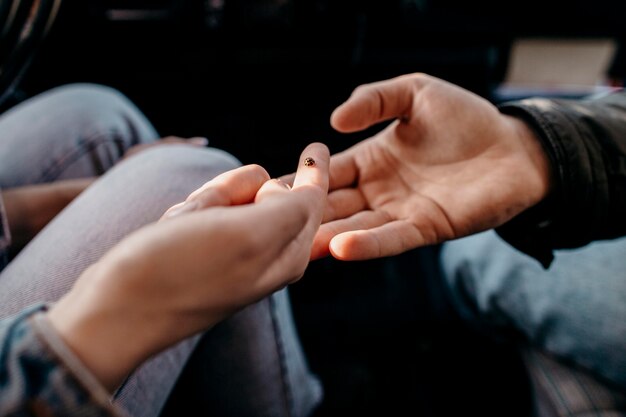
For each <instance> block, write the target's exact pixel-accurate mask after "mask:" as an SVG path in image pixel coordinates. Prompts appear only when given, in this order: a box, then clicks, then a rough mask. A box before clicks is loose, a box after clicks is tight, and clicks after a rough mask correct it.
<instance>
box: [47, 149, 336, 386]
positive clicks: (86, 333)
mask: <svg viewBox="0 0 626 417" xmlns="http://www.w3.org/2000/svg"><path fill="white" fill-rule="evenodd" d="M306 157H312V158H314V159H315V161H316V165H315V167H307V166H304V164H303V161H304V159H305V158H306ZM298 166H299V169H298V173H297V174H296V176H295V180H294V182H293V187H290V186H288V185H287V184H285V183H283V182H282V181H280V180H276V179H270V178H269V175H268V174H267V172H266V171H265V170H264V169H263V168H261V167H260V166H258V165H249V166H244V167H242V168H239V169H236V170H233V171H229V172H226V173H224V174H222V175H220V176H218V177H216V178H215V179H213V180H212V181H209V182H208V183H206V184H205V185H204V186H202V187H201V188H200V189H198V190H196V191H195V192H194V193H192V194H191V195H190V196H189V197H188V198H187V200H186V201H185V202H183V203H181V204H178V205H176V206H174V207H172V208H171V209H169V210H168V211H167V212H166V213H165V214H164V216H163V217H162V219H161V220H160V221H159V222H157V223H154V224H152V225H149V226H147V227H144V228H142V229H140V230H139V231H137V232H135V233H133V234H131V235H129V236H128V237H127V238H125V239H124V240H123V241H121V242H120V243H119V244H118V245H116V246H115V247H114V248H113V249H112V250H111V251H110V252H108V253H107V254H106V255H105V256H104V257H103V258H102V259H101V260H100V261H99V262H98V263H96V264H94V265H93V266H92V267H90V268H89V269H88V270H87V271H85V273H84V274H83V275H82V276H81V277H80V278H79V280H78V282H77V283H76V285H75V286H74V288H73V289H72V290H71V291H70V292H69V293H68V294H67V295H66V296H65V297H64V298H62V299H61V300H60V301H59V302H58V303H57V304H56V305H55V306H54V307H53V308H52V309H51V310H50V312H49V313H48V317H49V319H50V321H51V323H52V325H53V326H54V327H55V328H56V330H57V331H58V332H59V334H60V335H61V337H62V338H63V339H64V340H65V342H66V343H67V345H68V346H69V347H70V348H71V349H72V350H73V351H74V352H75V353H76V354H77V356H78V357H79V358H80V359H81V360H82V361H83V363H84V364H85V365H86V366H87V367H88V368H89V369H91V371H92V372H93V374H94V375H95V376H96V377H97V378H98V379H99V380H100V381H102V382H103V384H104V385H105V386H106V387H108V388H109V389H113V388H114V387H116V386H117V385H118V384H119V383H120V382H121V381H122V379H123V378H124V377H125V376H126V375H127V374H128V373H129V372H130V371H132V370H133V369H134V368H135V367H136V366H137V365H139V364H140V363H141V362H143V361H144V360H146V359H147V358H148V357H150V356H151V355H153V354H155V353H157V352H159V351H161V350H163V349H165V348H166V347H168V346H171V345H172V344H174V343H176V342H178V341H180V340H182V339H183V338H186V337H188V336H191V335H193V334H195V333H198V332H200V331H203V330H206V329H208V328H209V327H211V326H212V325H214V324H215V323H217V322H219V321H221V320H223V319H224V318H226V317H228V316H230V315H231V314H233V313H234V312H236V311H238V310H239V309H241V308H243V307H245V306H246V305H249V304H251V303H253V302H255V301H257V300H260V299H261V298H263V297H265V296H267V295H269V294H271V293H272V292H274V291H276V290H278V289H280V288H283V287H285V286H286V285H288V284H289V283H291V282H293V281H295V280H297V279H299V278H300V277H301V276H302V274H303V273H304V271H305V269H306V267H307V265H308V262H309V258H310V255H311V248H312V245H313V238H314V236H315V234H316V232H317V230H318V228H319V226H320V223H321V221H322V216H323V213H324V210H325V208H326V196H327V192H328V166H329V155H328V149H327V148H326V147H325V146H324V145H321V144H312V145H309V146H308V147H307V148H306V149H305V151H304V153H303V155H302V157H301V159H300V161H299V164H298ZM146 323H149V325H146ZM128 340H132V341H133V343H127V341H128Z"/></svg>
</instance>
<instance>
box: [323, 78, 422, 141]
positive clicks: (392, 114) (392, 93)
mask: <svg viewBox="0 0 626 417" xmlns="http://www.w3.org/2000/svg"><path fill="white" fill-rule="evenodd" d="M428 80H429V77H428V76H426V75H424V74H411V75H404V76H401V77H396V78H392V79H390V80H386V81H379V82H375V83H371V84H365V85H362V86H359V87H357V88H356V89H355V90H354V92H353V93H352V95H351V96H350V98H348V100H347V101H346V102H345V103H343V104H342V105H340V106H339V107H337V108H336V109H335V111H334V112H333V114H332V116H331V118H330V124H331V125H332V126H333V128H335V129H336V130H337V131H339V132H344V133H350V132H357V131H360V130H363V129H367V128H368V127H370V126H372V125H375V124H376V123H380V122H383V121H385V120H390V119H395V118H402V117H404V116H406V115H408V114H409V113H410V112H411V108H412V106H413V98H414V97H415V94H416V93H417V92H418V91H419V90H420V89H422V88H423V86H424V85H425V84H427V83H428Z"/></svg>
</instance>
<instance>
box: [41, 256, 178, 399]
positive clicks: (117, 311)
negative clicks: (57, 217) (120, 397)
mask: <svg viewBox="0 0 626 417" xmlns="http://www.w3.org/2000/svg"><path fill="white" fill-rule="evenodd" d="M123 281H124V279H123V278H122V275H121V274H120V271H117V270H116V268H110V267H109V266H108V265H106V264H102V263H98V264H94V265H92V266H91V267H90V268H88V269H87V270H86V271H85V272H84V273H83V274H82V275H81V277H80V279H79V281H78V282H77V284H76V285H75V286H74V288H72V290H71V291H70V292H69V293H68V294H67V295H66V296H64V297H63V298H62V299H61V300H59V302H58V303H56V304H55V305H54V306H53V307H52V308H51V309H50V311H49V312H48V318H49V320H50V323H51V325H52V326H53V328H54V329H55V330H56V331H57V332H58V333H59V335H60V337H61V339H62V340H63V341H64V342H65V343H66V344H67V346H68V347H69V348H70V349H71V350H72V351H73V352H74V353H75V354H76V356H77V357H78V358H79V359H80V360H81V362H82V363H83V364H84V365H85V366H86V367H87V368H88V369H89V370H90V371H91V372H92V373H93V375H94V376H95V377H96V378H97V379H98V380H99V381H100V382H101V383H102V384H103V385H104V386H105V387H106V388H107V389H109V390H110V391H113V390H114V389H115V387H117V386H118V385H119V384H120V383H121V382H122V381H123V379H124V378H125V377H126V376H127V375H128V374H129V373H130V372H132V371H133V370H134V369H135V368H136V367H137V366H138V365H139V364H141V363H142V362H143V361H145V360H146V359H147V358H148V357H150V356H151V355H152V354H154V353H156V352H158V351H159V350H161V349H162V348H163V347H164V346H163V344H164V342H163V341H162V340H161V339H162V335H163V334H167V333H166V331H167V330H166V329H163V328H162V326H159V324H163V320H162V318H161V317H159V312H158V311H154V310H150V309H146V308H145V306H144V305H143V304H142V300H141V298H140V297H136V296H134V295H133V294H131V293H130V292H129V291H128V290H127V289H126V288H125V287H124V286H123V285H118V284H119V283H120V282H123Z"/></svg>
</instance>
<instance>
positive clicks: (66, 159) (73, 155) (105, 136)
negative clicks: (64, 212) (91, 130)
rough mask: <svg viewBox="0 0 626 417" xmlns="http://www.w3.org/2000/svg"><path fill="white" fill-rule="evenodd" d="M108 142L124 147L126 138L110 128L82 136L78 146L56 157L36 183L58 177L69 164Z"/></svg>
mask: <svg viewBox="0 0 626 417" xmlns="http://www.w3.org/2000/svg"><path fill="white" fill-rule="evenodd" d="M106 143H116V144H118V145H119V146H120V147H121V149H123V148H124V146H123V143H124V140H123V139H121V138H120V137H119V135H118V134H117V131H116V130H109V131H108V132H106V133H104V132H98V133H95V134H93V135H91V136H88V137H83V138H80V139H79V140H78V144H77V145H78V146H76V147H74V148H72V149H71V150H70V152H67V153H66V154H64V155H63V156H62V157H60V158H57V159H55V160H54V161H53V162H52V163H51V164H50V166H48V167H47V168H46V169H44V170H43V171H42V173H41V175H40V176H39V178H38V179H37V180H36V183H39V182H48V181H53V180H55V179H57V178H58V177H59V176H60V175H61V173H63V171H64V170H65V169H67V167H68V166H70V165H71V164H73V163H74V162H76V161H78V160H79V159H80V158H82V157H83V156H85V154H87V153H89V152H91V151H93V150H94V149H96V148H97V147H98V146H101V145H103V144H106ZM120 156H121V155H120Z"/></svg>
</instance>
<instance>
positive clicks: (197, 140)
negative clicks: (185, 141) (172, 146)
mask: <svg viewBox="0 0 626 417" xmlns="http://www.w3.org/2000/svg"><path fill="white" fill-rule="evenodd" d="M189 142H191V143H192V144H194V145H198V146H208V145H209V139H207V138H202V137H195V138H191V139H189Z"/></svg>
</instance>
